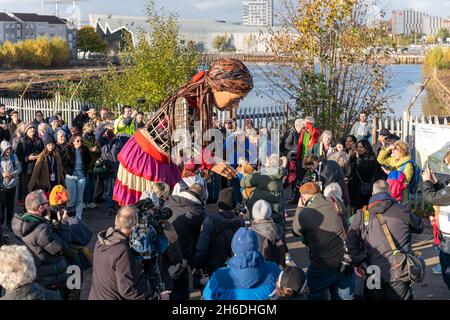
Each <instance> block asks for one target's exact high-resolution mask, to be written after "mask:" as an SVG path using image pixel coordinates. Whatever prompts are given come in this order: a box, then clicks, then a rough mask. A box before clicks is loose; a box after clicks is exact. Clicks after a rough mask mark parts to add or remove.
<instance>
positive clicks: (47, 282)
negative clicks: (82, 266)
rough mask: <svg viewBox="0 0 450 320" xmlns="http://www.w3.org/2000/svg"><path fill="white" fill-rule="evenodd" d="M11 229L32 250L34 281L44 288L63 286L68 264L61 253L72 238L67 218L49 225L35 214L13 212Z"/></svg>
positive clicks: (67, 247) (65, 249) (67, 246)
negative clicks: (34, 266)
mask: <svg viewBox="0 0 450 320" xmlns="http://www.w3.org/2000/svg"><path fill="white" fill-rule="evenodd" d="M12 229H13V232H14V234H15V235H16V236H17V237H18V238H19V239H20V240H21V241H22V242H23V243H24V244H25V245H26V247H27V248H28V249H29V250H30V252H31V253H32V254H33V257H34V261H35V263H36V273H37V276H36V282H37V283H39V284H40V285H42V286H43V287H44V288H50V287H53V286H56V287H61V288H62V287H65V286H66V280H67V277H68V274H67V273H66V271H67V267H68V264H67V261H66V259H65V258H64V255H63V254H64V252H65V251H67V250H68V249H69V244H70V240H71V239H70V226H69V225H68V223H67V221H65V220H63V221H62V222H61V223H58V224H56V225H52V224H51V223H50V222H49V221H48V220H47V219H45V218H43V217H38V216H36V215H31V214H25V215H22V216H19V215H15V216H14V218H13V221H12Z"/></svg>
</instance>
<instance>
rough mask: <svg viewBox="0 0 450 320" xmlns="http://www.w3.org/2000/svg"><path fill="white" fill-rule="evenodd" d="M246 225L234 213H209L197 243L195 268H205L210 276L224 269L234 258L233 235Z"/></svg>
mask: <svg viewBox="0 0 450 320" xmlns="http://www.w3.org/2000/svg"><path fill="white" fill-rule="evenodd" d="M244 225H245V223H244V220H243V219H242V218H241V217H239V216H236V214H235V213H233V212H229V211H220V212H219V213H212V214H210V213H208V214H207V215H206V218H205V220H204V221H203V224H202V227H201V231H200V235H199V238H198V241H197V247H196V252H195V257H194V262H193V263H194V267H195V268H197V269H201V268H204V269H205V270H206V271H207V272H208V273H209V274H212V273H213V272H214V271H215V270H217V269H218V268H220V267H224V266H225V262H226V261H227V260H228V258H230V257H231V256H232V252H231V240H232V238H233V235H234V233H235V232H236V230H238V229H239V228H240V227H243V226H244Z"/></svg>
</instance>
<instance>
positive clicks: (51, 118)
mask: <svg viewBox="0 0 450 320" xmlns="http://www.w3.org/2000/svg"><path fill="white" fill-rule="evenodd" d="M53 121H59V119H58V117H57V116H51V117H50V118H48V123H49V124H51V123H52V122H53Z"/></svg>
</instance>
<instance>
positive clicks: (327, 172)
mask: <svg viewBox="0 0 450 320" xmlns="http://www.w3.org/2000/svg"><path fill="white" fill-rule="evenodd" d="M319 170H320V181H321V182H322V190H325V188H326V187H327V186H328V185H329V184H331V183H333V182H336V183H338V184H339V186H340V187H341V189H342V200H344V204H345V205H348V204H349V203H350V196H349V194H348V189H347V184H346V183H345V176H344V171H343V170H342V168H341V167H340V166H339V164H338V163H337V162H336V161H333V160H321V162H320V166H319Z"/></svg>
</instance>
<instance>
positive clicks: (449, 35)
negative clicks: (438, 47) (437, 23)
mask: <svg viewBox="0 0 450 320" xmlns="http://www.w3.org/2000/svg"><path fill="white" fill-rule="evenodd" d="M436 37H437V38H440V39H441V41H442V42H443V43H446V42H447V38H450V33H449V32H448V29H447V28H440V29H439V31H438V32H437V34H436Z"/></svg>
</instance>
